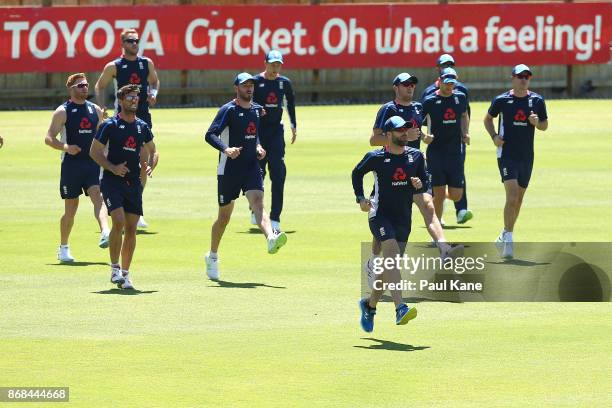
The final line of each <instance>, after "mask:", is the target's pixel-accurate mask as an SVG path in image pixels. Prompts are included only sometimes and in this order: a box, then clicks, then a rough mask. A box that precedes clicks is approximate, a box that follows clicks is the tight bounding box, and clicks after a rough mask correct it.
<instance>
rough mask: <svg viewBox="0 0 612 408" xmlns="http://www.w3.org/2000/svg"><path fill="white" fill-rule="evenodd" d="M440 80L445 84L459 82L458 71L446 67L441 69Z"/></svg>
mask: <svg viewBox="0 0 612 408" xmlns="http://www.w3.org/2000/svg"><path fill="white" fill-rule="evenodd" d="M440 81H441V82H442V83H443V84H455V85H456V84H457V71H455V70H454V69H452V68H444V69H443V70H442V71H440Z"/></svg>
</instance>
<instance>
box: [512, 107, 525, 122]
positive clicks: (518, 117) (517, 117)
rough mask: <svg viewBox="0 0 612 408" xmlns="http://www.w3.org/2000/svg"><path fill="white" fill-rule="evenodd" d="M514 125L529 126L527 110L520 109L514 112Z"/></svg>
mask: <svg viewBox="0 0 612 408" xmlns="http://www.w3.org/2000/svg"><path fill="white" fill-rule="evenodd" d="M512 124H513V125H514V126H527V115H526V114H525V111H524V110H522V109H519V110H517V111H516V113H515V114H514V122H512Z"/></svg>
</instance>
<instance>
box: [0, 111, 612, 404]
mask: <svg viewBox="0 0 612 408" xmlns="http://www.w3.org/2000/svg"><path fill="white" fill-rule="evenodd" d="M487 107H488V105H487V104H484V103H476V104H474V105H473V114H474V118H475V119H474V121H473V124H472V126H471V128H472V130H471V132H470V133H471V137H472V145H471V146H470V147H469V153H468V161H467V165H466V168H467V180H468V197H469V200H470V207H471V209H472V210H473V211H474V213H475V218H474V219H473V220H472V221H470V223H469V224H466V228H460V229H449V230H447V232H446V233H447V237H448V238H449V239H450V240H453V241H492V240H493V239H495V237H496V236H497V234H498V233H499V230H500V229H501V227H502V223H501V220H502V218H501V217H502V208H503V202H504V193H503V186H502V185H501V183H500V182H499V174H498V170H497V165H496V159H495V153H494V146H493V145H492V143H491V141H490V139H489V137H488V136H487V135H486V133H485V131H484V128H483V126H482V117H483V116H484V113H485V110H486V108H487ZM376 110H377V106H373V105H369V106H342V107H329V106H321V107H303V108H299V109H298V123H299V135H298V141H297V143H296V144H295V145H293V146H288V147H287V157H286V162H287V166H288V182H287V185H286V193H285V195H286V198H285V211H284V213H283V219H282V224H283V227H284V229H285V230H287V231H289V232H290V234H289V241H288V244H287V246H286V247H285V248H283V249H282V250H281V251H280V252H279V253H278V254H277V255H274V256H272V255H268V254H267V253H266V250H265V245H266V243H265V241H264V239H263V237H262V236H261V235H259V234H253V233H249V230H250V224H249V217H248V211H247V205H246V201H245V199H244V198H242V199H240V200H239V201H238V203H237V205H236V210H235V213H234V218H233V220H232V223H231V224H230V226H229V227H228V229H227V231H226V234H225V237H224V240H223V242H222V246H221V251H220V256H221V267H222V270H221V273H222V276H221V277H222V279H223V282H221V283H220V284H218V283H214V282H211V281H209V280H207V279H206V275H205V272H204V262H203V255H204V253H205V251H206V250H207V248H208V244H209V234H210V226H211V223H212V221H213V219H214V217H215V215H216V210H217V207H216V197H215V194H216V176H215V174H216V173H215V169H216V152H215V151H214V150H213V149H212V148H211V147H210V146H208V145H207V144H205V142H204V140H203V134H204V132H205V130H206V129H207V127H208V125H209V124H210V122H211V120H212V117H213V115H214V113H215V112H216V110H213V109H184V110H155V111H154V112H153V118H154V119H153V120H154V123H155V133H156V143H157V146H158V148H159V151H160V155H161V157H160V164H159V167H158V169H157V170H156V173H155V174H154V176H153V179H152V180H151V181H150V182H149V183H150V184H149V185H148V187H147V190H146V192H145V196H144V201H145V214H146V218H147V220H148V222H149V224H150V228H149V229H148V230H147V232H146V233H142V234H140V235H139V236H138V243H137V249H136V255H135V258H134V262H133V265H132V268H131V270H132V275H133V280H134V284H135V286H136V287H137V288H138V289H139V290H140V291H142V293H139V294H137V295H131V296H130V295H125V294H121V293H117V292H116V291H112V290H111V289H112V286H111V284H110V283H109V282H108V278H109V267H108V266H107V262H108V252H107V251H106V250H101V249H99V248H98V247H97V241H98V231H97V225H96V223H95V221H94V219H93V216H92V206H91V203H90V202H89V200H88V199H82V200H81V207H80V209H79V213H78V215H77V219H76V222H75V226H74V229H73V232H72V236H71V242H70V243H71V249H72V254H73V255H74V256H75V258H77V261H78V262H77V263H76V264H75V265H74V266H68V265H58V262H57V260H56V258H55V252H56V250H57V246H58V244H59V218H60V215H61V213H62V211H63V203H62V201H61V200H60V197H59V191H58V183H59V169H60V161H59V152H57V151H52V150H51V149H49V148H48V147H47V146H45V144H44V142H43V139H44V136H45V133H46V130H47V127H48V123H49V121H50V118H51V112H49V111H43V112H0V124H1V125H0V134H1V135H2V136H3V137H4V138H5V145H4V147H3V148H2V149H1V150H0V191H1V193H0V220H1V221H0V238H1V239H0V265H1V268H0V386H69V387H70V404H66V405H70V406H80V407H196V406H197V407H200V406H229V407H235V406H243V407H273V406H279V407H297V406H304V407H312V406H344V407H370V406H377V407H408V406H448V407H458V406H491V407H497V406H517V407H524V406H554V407H560V406H584V407H604V406H610V405H611V404H612V398H611V397H610V392H609V390H610V388H611V386H612V365H611V364H610V355H611V353H612V341H611V336H610V333H612V308H611V306H610V303H602V304H597V303H464V304H455V303H443V302H425V303H420V304H419V305H418V309H419V317H418V318H417V319H416V320H414V321H412V322H410V323H409V324H408V325H407V326H399V327H398V326H395V325H394V315H393V310H392V306H391V305H390V304H382V305H381V306H380V307H379V312H378V316H377V321H376V327H375V331H374V332H373V333H372V334H370V335H365V334H364V333H363V332H361V330H360V328H359V323H358V309H357V300H358V299H359V287H360V277H359V274H360V261H359V254H360V242H361V241H368V240H369V239H370V238H369V237H370V235H369V234H370V233H369V230H368V227H367V223H366V215H365V214H364V213H361V212H360V211H359V210H358V207H357V205H356V204H355V202H354V198H353V194H352V187H351V183H350V171H351V170H352V168H353V166H354V165H355V164H356V163H357V162H358V161H359V160H360V158H361V157H362V156H363V154H364V153H365V152H366V151H367V150H369V149H370V147H369V146H368V143H367V140H368V137H369V134H370V129H371V125H372V123H373V120H374V116H375V114H376ZM548 112H549V116H550V127H549V129H548V131H547V132H544V133H541V132H539V133H537V136H536V139H537V141H536V162H535V170H534V174H533V178H532V183H531V185H530V189H529V191H528V192H527V195H526V199H525V203H524V207H523V210H522V212H521V217H520V219H519V222H518V225H517V228H516V232H515V239H516V240H518V241H610V239H611V236H610V228H609V227H608V226H607V225H606V224H607V222H608V221H609V220H610V219H612V195H611V194H610V193H611V192H612V177H610V175H611V170H612V161H611V159H610V152H611V151H612V131H610V127H609V124H610V123H612V110H611V109H610V103H609V102H608V101H581V100H573V101H569V100H568V101H549V102H548ZM267 202H269V197H268V200H267ZM451 207H452V206H448V207H447V208H449V209H450V208H451ZM446 218H447V221H448V223H449V224H450V225H455V223H454V220H453V217H452V215H450V214H449V216H448V217H446ZM414 225H415V227H414V228H413V231H414V232H413V234H412V236H411V241H426V240H427V239H428V238H427V233H426V231H425V229H424V228H422V227H421V225H422V220H420V218H418V217H416V216H415V218H414ZM606 361H608V363H606ZM606 389H608V391H605V390H606ZM19 406H28V404H25V403H24V404H22V405H19ZM32 406H39V404H32ZM62 406H64V405H62Z"/></svg>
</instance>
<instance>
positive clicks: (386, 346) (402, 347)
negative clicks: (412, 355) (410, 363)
mask: <svg viewBox="0 0 612 408" xmlns="http://www.w3.org/2000/svg"><path fill="white" fill-rule="evenodd" d="M362 340H371V341H375V342H377V343H375V344H370V345H369V346H367V347H366V346H353V347H355V348H362V349H366V350H391V351H420V350H426V349H428V348H430V347H429V346H413V345H412V344H403V343H396V342H394V341H388V340H379V339H375V338H372V337H362Z"/></svg>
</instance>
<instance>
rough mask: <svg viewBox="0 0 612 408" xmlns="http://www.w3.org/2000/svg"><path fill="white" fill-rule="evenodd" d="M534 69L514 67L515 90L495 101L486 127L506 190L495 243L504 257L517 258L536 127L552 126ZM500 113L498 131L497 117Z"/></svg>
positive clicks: (520, 66) (485, 121) (486, 117)
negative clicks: (534, 83)
mask: <svg viewBox="0 0 612 408" xmlns="http://www.w3.org/2000/svg"><path fill="white" fill-rule="evenodd" d="M531 77H532V73H531V69H529V67H528V66H527V65H525V64H519V65H517V66H515V67H514V68H513V69H512V89H511V90H509V91H507V92H504V93H502V94H501V95H498V96H496V97H495V99H493V102H491V106H490V107H489V111H488V112H487V114H486V116H485V118H484V126H485V129H486V130H487V132H488V133H489V136H491V139H492V140H493V144H495V146H497V165H498V168H499V174H500V176H501V181H502V183H504V189H505V190H506V204H505V206H504V229H502V231H501V233H500V234H499V236H498V237H497V239H496V241H495V243H496V245H497V248H498V250H499V251H500V254H501V256H502V257H503V258H506V259H511V258H513V257H514V244H513V242H514V237H513V233H514V225H515V223H516V220H517V219H518V216H519V212H520V210H521V206H522V204H523V198H524V197H525V192H526V191H527V187H528V186H529V180H530V179H531V171H532V169H533V160H534V149H533V142H534V134H535V130H536V129H538V130H541V131H545V130H546V129H548V114H547V112H546V103H545V102H544V98H543V97H542V96H541V95H538V94H537V93H535V92H533V91H530V90H529V82H530V81H531ZM497 116H500V118H499V122H498V131H497V132H496V131H495V125H494V124H493V118H496V117H497Z"/></svg>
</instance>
